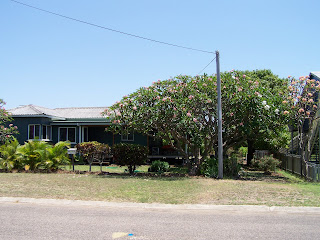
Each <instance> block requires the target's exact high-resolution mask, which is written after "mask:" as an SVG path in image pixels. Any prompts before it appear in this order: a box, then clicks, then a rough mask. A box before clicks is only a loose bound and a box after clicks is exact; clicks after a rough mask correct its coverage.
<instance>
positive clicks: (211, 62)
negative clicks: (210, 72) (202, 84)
mask: <svg viewBox="0 0 320 240" xmlns="http://www.w3.org/2000/svg"><path fill="white" fill-rule="evenodd" d="M215 59H216V57H214V59H212V60H211V61H210V62H209V63H208V64H207V66H205V67H204V68H203V69H202V70H201V71H200V72H199V73H198V75H200V73H202V72H203V71H204V70H205V69H206V68H207V67H209V65H210V64H211V63H212V62H213V61H214V60H215Z"/></svg>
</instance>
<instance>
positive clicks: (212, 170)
mask: <svg viewBox="0 0 320 240" xmlns="http://www.w3.org/2000/svg"><path fill="white" fill-rule="evenodd" d="M200 174H201V175H203V176H205V177H211V178H216V177H217V176H218V160H217V159H216V158H214V157H208V158H206V159H205V160H204V161H203V162H202V164H201V167H200Z"/></svg>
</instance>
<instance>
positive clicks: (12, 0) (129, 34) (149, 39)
mask: <svg viewBox="0 0 320 240" xmlns="http://www.w3.org/2000/svg"><path fill="white" fill-rule="evenodd" d="M10 1H11V2H15V3H18V4H21V5H23V6H26V7H29V8H33V9H36V10H39V11H42V12H45V13H49V14H52V15H55V16H59V17H62V18H66V19H69V20H72V21H76V22H80V23H83V24H87V25H90V26H93V27H97V28H102V29H104V30H108V31H112V32H116V33H120V34H123V35H127V36H130V37H135V38H140V39H143V40H147V41H151V42H156V43H160V44H164V45H168V46H172V47H177V48H183V49H187V50H192V51H197V52H203V53H210V54H214V52H210V51H206V50H201V49H197V48H191V47H185V46H182V45H177V44H173V43H168V42H163V41H159V40H155V39H151V38H147V37H142V36H139V35H135V34H131V33H127V32H123V31H120V30H116V29H112V28H108V27H104V26H101V25H97V24H94V23H90V22H86V21H83V20H79V19H76V18H72V17H68V16H65V15H62V14H59V13H55V12H51V11H48V10H45V9H42V8H38V7H35V6H32V5H29V4H26V3H23V2H19V1H16V0H10Z"/></svg>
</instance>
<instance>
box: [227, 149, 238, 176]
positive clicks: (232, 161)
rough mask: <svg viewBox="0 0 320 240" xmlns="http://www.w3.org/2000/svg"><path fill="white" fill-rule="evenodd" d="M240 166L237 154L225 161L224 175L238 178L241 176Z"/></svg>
mask: <svg viewBox="0 0 320 240" xmlns="http://www.w3.org/2000/svg"><path fill="white" fill-rule="evenodd" d="M239 171H240V165H239V164H238V157H237V154H232V155H231V156H230V157H226V158H224V159H223V174H224V175H225V176H228V177H233V178H237V177H238V176H239Z"/></svg>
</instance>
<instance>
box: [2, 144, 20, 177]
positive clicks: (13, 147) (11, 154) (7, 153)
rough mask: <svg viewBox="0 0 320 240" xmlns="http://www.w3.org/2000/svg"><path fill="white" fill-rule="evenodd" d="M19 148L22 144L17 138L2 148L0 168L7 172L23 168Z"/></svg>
mask: <svg viewBox="0 0 320 240" xmlns="http://www.w3.org/2000/svg"><path fill="white" fill-rule="evenodd" d="M19 148H20V144H19V142H18V140H17V139H15V138H14V139H13V140H12V141H7V142H6V143H5V144H4V145H2V146H0V168H2V169H5V170H7V171H11V170H12V169H20V168H21V164H20V162H19V157H20V154H19Z"/></svg>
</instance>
